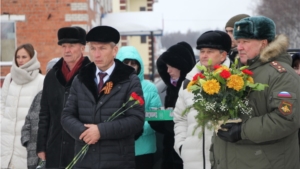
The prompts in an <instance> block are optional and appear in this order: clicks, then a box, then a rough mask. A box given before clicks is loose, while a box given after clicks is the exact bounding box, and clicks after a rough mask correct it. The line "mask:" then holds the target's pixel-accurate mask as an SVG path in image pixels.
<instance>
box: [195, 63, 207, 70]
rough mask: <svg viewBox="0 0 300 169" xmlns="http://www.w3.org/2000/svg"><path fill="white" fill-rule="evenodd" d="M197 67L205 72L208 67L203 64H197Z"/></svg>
mask: <svg viewBox="0 0 300 169" xmlns="http://www.w3.org/2000/svg"><path fill="white" fill-rule="evenodd" d="M196 67H197V68H198V69H199V70H200V71H204V72H206V71H207V68H206V67H205V66H203V65H201V66H200V65H198V64H196Z"/></svg>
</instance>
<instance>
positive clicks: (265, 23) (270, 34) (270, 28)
mask: <svg viewBox="0 0 300 169" xmlns="http://www.w3.org/2000/svg"><path fill="white" fill-rule="evenodd" d="M275 34H276V27H275V23H274V21H273V20H272V19H270V18H267V17H265V16H252V17H248V18H244V19H242V20H240V21H238V22H236V23H235V24H234V29H233V36H234V38H235V39H240V38H245V39H261V40H262V39H267V40H268V42H271V41H273V40H274V38H275Z"/></svg>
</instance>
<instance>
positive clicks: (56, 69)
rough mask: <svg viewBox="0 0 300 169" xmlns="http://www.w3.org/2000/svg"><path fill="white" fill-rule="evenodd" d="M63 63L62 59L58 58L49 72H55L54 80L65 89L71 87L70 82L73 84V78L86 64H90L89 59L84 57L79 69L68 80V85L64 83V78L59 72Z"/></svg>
mask: <svg viewBox="0 0 300 169" xmlns="http://www.w3.org/2000/svg"><path fill="white" fill-rule="evenodd" d="M63 61H64V59H63V58H60V59H59V60H58V61H57V63H56V64H55V65H54V66H53V68H52V70H50V71H54V72H55V76H56V79H57V80H58V81H59V83H60V84H61V85H63V86H65V87H69V86H71V84H72V82H73V79H74V77H75V76H76V75H77V73H78V72H79V71H80V70H81V69H82V68H83V67H84V66H85V65H87V64H89V63H91V61H90V59H89V58H88V57H87V56H85V57H84V60H83V61H82V64H81V67H80V69H79V70H78V71H77V73H75V74H74V76H73V77H72V78H71V79H70V81H69V82H68V83H66V80H65V77H64V75H63V73H62V71H61V67H62V64H63Z"/></svg>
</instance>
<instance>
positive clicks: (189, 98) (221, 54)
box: [174, 31, 231, 169]
mask: <svg viewBox="0 0 300 169" xmlns="http://www.w3.org/2000/svg"><path fill="white" fill-rule="evenodd" d="M230 48H231V39H230V36H229V35H227V34H226V33H225V32H221V31H207V32H205V33H203V34H202V35H201V36H200V37H199V38H198V40H197V49H199V50H200V53H199V62H198V63H196V65H195V66H194V68H193V69H192V70H191V71H190V72H189V73H188V74H187V75H186V79H185V81H184V82H183V83H182V86H181V87H180V90H179V96H178V100H177V102H176V106H175V109H174V123H175V126H174V131H175V145H174V148H175V150H176V152H177V153H178V155H179V156H180V157H181V158H182V160H183V165H184V168H185V169H198V168H199V167H200V168H201V167H202V168H205V167H207V168H210V163H209V158H206V159H205V157H203V151H205V153H206V154H208V153H209V146H210V143H211V137H212V135H213V132H212V131H210V130H207V129H206V130H205V132H204V133H205V136H202V137H201V138H199V137H198V135H199V133H200V128H198V129H197V130H196V131H195V132H194V129H195V127H196V126H197V121H196V118H195V116H196V115H197V111H196V110H195V109H191V111H190V112H189V113H188V114H186V115H182V113H183V111H184V110H185V109H186V108H187V107H188V106H189V105H192V104H193V103H194V94H193V93H192V92H190V91H188V88H187V87H188V84H189V82H190V81H193V80H194V79H198V78H202V77H203V76H204V75H203V74H202V72H201V71H200V70H198V68H197V67H198V66H200V65H202V66H205V67H207V68H208V69H213V66H215V65H225V66H227V67H229V66H230V59H229V58H228V57H227V54H228V52H229V51H230ZM211 85H213V84H211ZM212 89H213V90H211V92H216V89H217V87H215V86H212ZM203 139H204V140H203ZM203 141H205V142H206V146H205V147H204V148H203V147H202V142H203ZM204 159H205V161H204ZM204 164H205V165H204Z"/></svg>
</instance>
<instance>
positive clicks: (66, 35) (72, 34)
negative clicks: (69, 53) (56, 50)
mask: <svg viewBox="0 0 300 169" xmlns="http://www.w3.org/2000/svg"><path fill="white" fill-rule="evenodd" d="M85 36H86V32H85V30H84V29H82V28H81V27H77V26H74V27H63V28H60V29H59V30H58V32H57V37H58V45H62V44H63V43H81V44H83V45H85V44H86V41H85Z"/></svg>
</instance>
